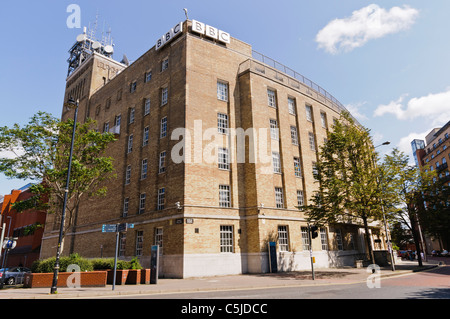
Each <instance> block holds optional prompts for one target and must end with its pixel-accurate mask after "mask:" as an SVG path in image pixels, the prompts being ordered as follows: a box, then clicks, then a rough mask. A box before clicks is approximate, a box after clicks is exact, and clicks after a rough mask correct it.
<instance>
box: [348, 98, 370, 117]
mask: <svg viewBox="0 0 450 319" xmlns="http://www.w3.org/2000/svg"><path fill="white" fill-rule="evenodd" d="M366 103H367V102H358V103H353V104H347V105H345V108H346V109H347V111H349V112H350V114H351V115H353V116H354V117H355V118H356V119H358V120H360V121H362V120H367V116H366V115H364V114H363V113H361V108H362V106H363V105H364V104H366Z"/></svg>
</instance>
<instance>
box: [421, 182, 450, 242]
mask: <svg viewBox="0 0 450 319" xmlns="http://www.w3.org/2000/svg"><path fill="white" fill-rule="evenodd" d="M448 181H449V176H448V175H447V176H445V177H441V178H439V179H436V182H434V183H433V184H432V185H431V186H430V187H429V188H428V190H427V191H426V192H424V193H423V199H424V202H425V204H424V205H420V206H419V207H418V216H419V220H420V224H421V226H422V227H423V229H424V231H425V233H427V234H428V235H429V236H432V237H434V238H437V239H439V243H440V244H443V245H444V246H443V247H442V246H441V248H440V249H448V247H449V245H450V185H449V183H448Z"/></svg>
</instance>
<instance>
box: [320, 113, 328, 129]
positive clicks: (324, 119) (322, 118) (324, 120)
mask: <svg viewBox="0 0 450 319" xmlns="http://www.w3.org/2000/svg"><path fill="white" fill-rule="evenodd" d="M320 121H321V123H322V127H323V128H327V115H326V114H325V113H323V112H320Z"/></svg>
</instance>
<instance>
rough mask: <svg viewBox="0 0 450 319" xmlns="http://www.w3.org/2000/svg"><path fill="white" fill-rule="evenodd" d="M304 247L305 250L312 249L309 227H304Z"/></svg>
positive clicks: (302, 229)
mask: <svg viewBox="0 0 450 319" xmlns="http://www.w3.org/2000/svg"><path fill="white" fill-rule="evenodd" d="M301 231H302V247H303V250H309V249H310V241H309V232H308V227H302V228H301Z"/></svg>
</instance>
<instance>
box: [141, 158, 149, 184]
mask: <svg viewBox="0 0 450 319" xmlns="http://www.w3.org/2000/svg"><path fill="white" fill-rule="evenodd" d="M147 168H148V162H147V159H143V160H142V164H141V179H146V178H147Z"/></svg>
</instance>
